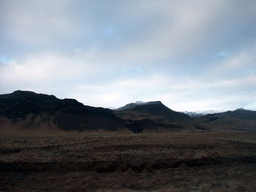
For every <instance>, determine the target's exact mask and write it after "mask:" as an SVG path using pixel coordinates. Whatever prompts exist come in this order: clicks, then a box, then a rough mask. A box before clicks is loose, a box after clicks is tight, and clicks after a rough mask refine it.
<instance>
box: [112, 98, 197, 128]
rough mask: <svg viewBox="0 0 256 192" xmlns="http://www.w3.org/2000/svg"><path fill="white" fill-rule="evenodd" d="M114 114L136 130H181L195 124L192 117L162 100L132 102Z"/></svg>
mask: <svg viewBox="0 0 256 192" xmlns="http://www.w3.org/2000/svg"><path fill="white" fill-rule="evenodd" d="M114 114H115V115H116V116H117V117H119V118H122V119H124V120H126V121H127V123H128V127H129V128H130V129H132V130H133V131H134V132H141V131H145V130H147V131H148V130H156V131H160V130H162V129H164V130H165V131H167V130H169V131H181V130H185V129H187V128H190V127H191V126H193V122H192V118H191V117H189V116H188V115H186V114H184V113H179V112H176V111H173V110H171V109H169V108H168V107H166V106H165V105H164V104H163V103H162V102H161V101H151V102H136V103H130V104H127V105H125V106H123V107H121V108H118V109H116V110H115V111H114Z"/></svg>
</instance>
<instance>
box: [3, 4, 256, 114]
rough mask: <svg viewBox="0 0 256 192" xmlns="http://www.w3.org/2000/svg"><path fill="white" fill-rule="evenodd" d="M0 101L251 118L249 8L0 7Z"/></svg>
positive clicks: (252, 28)
mask: <svg viewBox="0 0 256 192" xmlns="http://www.w3.org/2000/svg"><path fill="white" fill-rule="evenodd" d="M0 4H1V5H0V28H1V31H2V34H1V36H2V40H1V44H2V45H1V46H0V62H1V63H0V93H1V94H4V93H8V92H12V91H14V90H16V89H21V90H32V91H36V92H43V93H48V94H55V95H56V96H57V97H60V98H64V97H74V98H76V99H77V100H79V101H81V102H83V103H84V104H87V105H95V106H102V107H120V106H122V105H125V104H126V103H128V102H134V101H136V100H142V101H150V100H161V101H162V102H163V103H164V104H166V105H167V106H168V107H170V108H172V109H174V110H179V111H181V110H192V111H193V110H194V111H195V110H210V109H224V110H228V109H235V108H240V107H244V108H248V109H253V110H256V103H255V101H256V97H255V95H256V94H255V93H256V90H255V87H256V65H255V64H256V56H255V55H256V24H255V23H256V2H255V1H241V2H240V1H224V0H217V1H210V0H209V1H203V0H196V1H189V0H181V1H143V0H140V1H117V0H116V1H115V0H113V1H79V0H75V1H71V0H62V1H59V0H52V1H32V0H26V1H18V0H17V1H16V0H14V1H11V2H10V1H7V0H3V1H1V3H0Z"/></svg>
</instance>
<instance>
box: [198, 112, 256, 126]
mask: <svg viewBox="0 0 256 192" xmlns="http://www.w3.org/2000/svg"><path fill="white" fill-rule="evenodd" d="M195 119H197V120H199V121H202V122H203V123H204V124H207V125H208V126H210V127H212V128H213V130H217V131H223V130H224V131H225V130H229V131H256V111H250V110H245V109H236V110H234V111H227V112H223V113H214V114H207V115H203V116H200V117H197V118H195Z"/></svg>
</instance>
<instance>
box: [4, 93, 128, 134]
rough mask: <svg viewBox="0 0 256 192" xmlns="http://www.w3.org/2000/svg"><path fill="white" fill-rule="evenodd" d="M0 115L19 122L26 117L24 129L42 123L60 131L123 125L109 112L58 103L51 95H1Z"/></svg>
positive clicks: (65, 101) (71, 101) (69, 101)
mask: <svg viewBox="0 0 256 192" xmlns="http://www.w3.org/2000/svg"><path fill="white" fill-rule="evenodd" d="M0 116H2V117H5V118H7V119H11V120H12V122H22V121H25V120H26V119H27V118H28V117H29V118H30V119H29V120H27V121H28V123H26V126H24V127H25V128H29V127H33V126H35V125H40V124H42V123H43V122H44V123H43V124H44V126H48V127H49V128H52V127H53V126H52V125H53V124H55V125H57V127H58V128H61V129H63V130H71V129H74V130H86V129H89V130H91V129H107V130H117V129H118V128H121V127H123V126H124V124H125V123H124V121H122V120H121V119H119V118H117V117H116V116H115V115H114V114H113V112H112V110H110V109H105V108H96V107H91V106H85V105H83V104H82V103H80V102H78V101H76V100H75V99H63V100H61V99H58V98H56V97H55V96H53V95H45V94H37V93H34V92H30V91H15V92H13V93H11V94H5V95H0ZM38 119H39V120H38ZM33 121H37V123H36V122H33ZM46 121H48V122H46Z"/></svg>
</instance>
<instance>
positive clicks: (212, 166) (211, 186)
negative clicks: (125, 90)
mask: <svg viewBox="0 0 256 192" xmlns="http://www.w3.org/2000/svg"><path fill="white" fill-rule="evenodd" d="M0 169H1V170H2V171H1V172H0V191H127V192H128V191H205V192H206V191H212V192H214V191H215V192H216V191H219V192H220V191H232V192H233V191H237V192H238V191H256V133H249V132H236V133H234V132H233V133H228V132H225V133H169V134H168V133H165V134H164V133H158V134H157V133H154V134H130V133H114V132H108V133H107V132H100V131H99V132H83V133H69V132H51V133H31V132H8V133H7V132H0Z"/></svg>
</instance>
